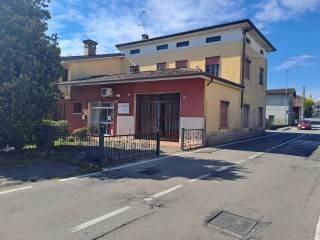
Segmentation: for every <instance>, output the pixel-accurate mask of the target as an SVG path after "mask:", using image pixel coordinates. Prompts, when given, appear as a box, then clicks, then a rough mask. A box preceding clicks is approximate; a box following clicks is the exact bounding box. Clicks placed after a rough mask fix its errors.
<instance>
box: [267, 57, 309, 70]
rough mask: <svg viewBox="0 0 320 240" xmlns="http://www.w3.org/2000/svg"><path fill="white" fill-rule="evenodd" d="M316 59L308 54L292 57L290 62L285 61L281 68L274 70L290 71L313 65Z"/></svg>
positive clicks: (277, 67)
mask: <svg viewBox="0 0 320 240" xmlns="http://www.w3.org/2000/svg"><path fill="white" fill-rule="evenodd" d="M314 58H315V57H314V56H311V55H308V54H303V55H300V56H295V57H291V58H289V59H288V60H285V61H283V62H282V63H281V64H280V65H279V66H276V67H275V68H273V70H290V69H292V68H294V67H297V66H305V65H312V64H313V62H312V60H313V59H314Z"/></svg>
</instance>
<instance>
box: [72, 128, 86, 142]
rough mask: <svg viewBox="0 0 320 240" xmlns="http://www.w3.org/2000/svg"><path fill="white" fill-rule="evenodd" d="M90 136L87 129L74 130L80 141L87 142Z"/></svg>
mask: <svg viewBox="0 0 320 240" xmlns="http://www.w3.org/2000/svg"><path fill="white" fill-rule="evenodd" d="M88 134H89V129H88V128H86V127H83V128H79V129H76V130H74V135H75V137H76V138H78V139H79V140H80V141H85V140H86V139H87V138H88Z"/></svg>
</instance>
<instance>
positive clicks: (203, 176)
mask: <svg viewBox="0 0 320 240" xmlns="http://www.w3.org/2000/svg"><path fill="white" fill-rule="evenodd" d="M210 175H211V173H207V174H204V175H201V176H200V177H197V178H193V179H190V180H189V181H188V182H189V183H194V182H196V181H198V180H201V179H203V178H206V177H209V176H210Z"/></svg>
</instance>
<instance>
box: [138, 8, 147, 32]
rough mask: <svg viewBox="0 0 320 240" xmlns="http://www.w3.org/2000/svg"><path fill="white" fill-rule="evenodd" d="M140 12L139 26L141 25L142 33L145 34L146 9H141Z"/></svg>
mask: <svg viewBox="0 0 320 240" xmlns="http://www.w3.org/2000/svg"><path fill="white" fill-rule="evenodd" d="M140 14H141V18H142V23H141V24H139V26H141V27H143V30H144V34H147V11H146V10H142V11H141V13H140Z"/></svg>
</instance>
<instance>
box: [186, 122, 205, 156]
mask: <svg viewBox="0 0 320 240" xmlns="http://www.w3.org/2000/svg"><path fill="white" fill-rule="evenodd" d="M181 130H182V131H181V149H182V150H183V151H185V150H191V149H196V148H201V147H204V146H205V141H206V140H205V129H203V128H201V129H185V128H182V129H181Z"/></svg>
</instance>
